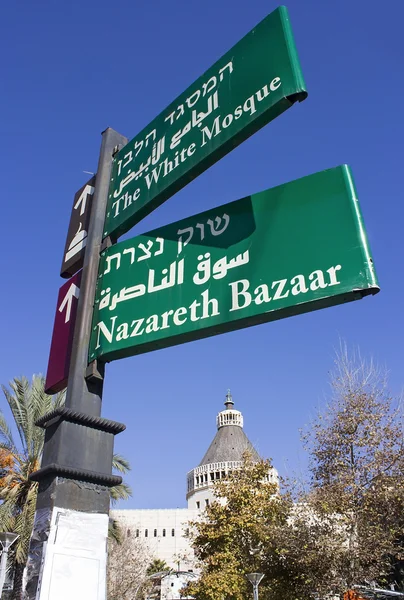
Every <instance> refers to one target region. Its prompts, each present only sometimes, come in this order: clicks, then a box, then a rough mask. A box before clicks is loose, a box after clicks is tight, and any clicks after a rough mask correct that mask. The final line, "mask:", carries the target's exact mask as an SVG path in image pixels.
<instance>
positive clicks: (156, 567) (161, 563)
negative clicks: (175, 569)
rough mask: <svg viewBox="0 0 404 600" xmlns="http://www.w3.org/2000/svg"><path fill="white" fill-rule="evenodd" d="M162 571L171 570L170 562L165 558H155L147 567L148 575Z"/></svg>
mask: <svg viewBox="0 0 404 600" xmlns="http://www.w3.org/2000/svg"><path fill="white" fill-rule="evenodd" d="M162 571H169V566H168V564H167V563H166V561H165V560H161V559H160V558H154V559H153V560H152V562H151V563H150V564H149V566H148V567H147V569H146V575H154V574H155V573H161V572H162Z"/></svg>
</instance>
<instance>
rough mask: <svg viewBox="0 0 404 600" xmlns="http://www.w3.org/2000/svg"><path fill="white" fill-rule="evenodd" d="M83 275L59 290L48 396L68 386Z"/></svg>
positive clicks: (49, 364) (47, 382) (47, 388)
mask: <svg viewBox="0 0 404 600" xmlns="http://www.w3.org/2000/svg"><path fill="white" fill-rule="evenodd" d="M81 273H82V271H79V273H76V275H74V276H73V277H72V278H71V279H69V281H66V283H65V284H64V285H62V287H61V288H60V290H59V295H58V302H57V305H56V314H55V322H54V325H53V333H52V342H51V348H50V353H49V362H48V372H47V374H46V381H45V392H46V393H47V394H55V393H56V392H59V391H60V390H63V388H65V387H66V385H67V378H68V375H69V366H70V356H71V352H72V343H73V334H74V325H75V323H76V313H77V301H78V298H79V291H80V281H81Z"/></svg>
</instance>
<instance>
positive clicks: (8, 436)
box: [0, 388, 15, 450]
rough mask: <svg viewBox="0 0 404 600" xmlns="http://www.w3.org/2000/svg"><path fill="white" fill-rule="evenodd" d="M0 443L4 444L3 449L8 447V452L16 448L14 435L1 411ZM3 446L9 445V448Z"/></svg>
mask: <svg viewBox="0 0 404 600" xmlns="http://www.w3.org/2000/svg"><path fill="white" fill-rule="evenodd" d="M3 389H4V388H3ZM0 442H1V444H2V446H1V447H6V449H7V450H10V449H11V448H15V444H14V440H13V434H12V433H11V429H10V427H9V426H8V424H7V421H6V418H5V416H4V415H3V413H2V412H1V411H0ZM3 444H7V446H3Z"/></svg>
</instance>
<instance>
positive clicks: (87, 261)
mask: <svg viewBox="0 0 404 600" xmlns="http://www.w3.org/2000/svg"><path fill="white" fill-rule="evenodd" d="M126 143H127V139H126V138H125V137H123V136H122V135H120V134H118V133H117V132H116V131H114V130H112V129H109V128H108V129H107V130H106V131H104V132H103V134H102V143H101V151H100V157H99V163H98V171H97V177H96V183H95V189H94V196H93V201H92V203H93V206H92V211H91V218H90V223H89V229H88V236H87V243H86V246H87V248H86V253H85V258H84V265H83V274H82V280H81V288H80V298H79V304H78V312H77V321H76V326H75V332H74V341H73V349H72V356H71V363H70V369H69V379H68V386H67V395H66V404H65V406H64V407H63V408H60V409H57V410H55V411H53V412H52V413H49V414H47V415H45V416H44V417H42V418H41V419H40V421H38V422H37V425H38V426H40V427H43V428H44V429H45V447H44V453H43V458H42V465H41V469H40V470H39V471H36V472H35V473H34V474H33V475H32V477H31V479H33V480H34V481H37V482H39V491H38V500H37V506H36V513H35V526H34V532H33V535H32V538H31V543H30V550H29V558H28V563H27V569H26V573H25V578H24V579H25V596H24V598H26V600H34V599H35V600H43V599H45V598H46V599H47V600H64V599H65V598H66V599H69V600H71V599H72V598H74V599H75V600H81V599H83V600H84V599H87V598H90V597H91V598H96V599H97V600H105V576H106V540H107V535H108V512H109V500H110V493H109V488H110V487H112V486H114V485H117V484H118V483H120V482H121V477H118V476H114V475H112V455H113V443H114V436H115V435H116V434H117V433H120V432H121V431H123V430H124V429H125V426H124V425H123V424H121V423H117V422H114V421H109V420H108V419H103V418H101V401H102V390H103V378H104V365H103V364H100V363H98V364H97V363H92V364H91V365H90V366H88V345H89V339H90V333H91V319H92V311H93V304H94V296H95V289H96V282H97V276H98V266H99V258H100V251H101V243H102V234H103V227H104V220H105V211H106V204H107V197H108V189H109V181H110V174H111V166H112V159H113V155H114V154H115V153H116V152H117V151H118V150H119V149H120V148H122V147H123V146H124V145H125V144H126Z"/></svg>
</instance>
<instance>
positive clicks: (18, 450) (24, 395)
mask: <svg viewBox="0 0 404 600" xmlns="http://www.w3.org/2000/svg"><path fill="white" fill-rule="evenodd" d="M9 387H10V389H7V388H6V387H5V386H2V389H3V392H4V395H5V397H6V400H7V403H8V405H9V407H10V410H11V413H12V416H13V419H14V423H15V426H16V428H17V432H18V435H19V440H20V444H19V445H17V444H16V443H15V441H14V438H13V434H12V431H11V428H10V427H9V425H8V424H7V421H6V419H5V417H4V415H3V413H2V412H1V411H0V500H2V503H1V504H0V531H12V532H14V533H17V534H18V535H19V538H18V540H17V541H16V542H15V544H14V546H13V554H14V559H15V571H14V590H13V600H18V599H19V598H20V596H21V588H22V576H23V572H24V567H25V563H26V561H27V554H28V547H29V541H30V537H31V533H32V528H33V524H34V516H35V506H36V498H37V493H38V483H36V482H33V481H30V479H29V476H30V475H31V473H33V472H34V471H37V470H38V469H39V468H40V464H41V458H42V452H43V446H44V439H45V433H44V430H43V429H41V428H39V427H36V426H35V421H36V420H37V419H39V418H40V417H41V416H43V415H44V414H46V413H48V412H50V411H51V410H53V409H55V408H58V407H60V406H62V405H63V404H64V402H65V392H64V391H63V392H59V393H58V394H56V395H55V396H49V395H48V394H46V393H45V378H44V377H43V376H42V375H33V377H32V381H31V383H30V382H29V381H28V379H27V378H26V377H21V378H15V379H14V380H13V381H11V382H10V386H9ZM113 467H114V468H115V469H116V470H118V471H119V472H121V473H126V472H127V471H128V470H129V469H130V466H129V463H128V462H127V461H126V460H125V459H124V458H123V457H121V456H118V455H115V456H114V459H113ZM130 495H131V490H130V488H129V487H128V486H127V485H126V484H125V483H122V484H120V485H117V486H115V487H114V488H112V489H111V498H112V501H113V502H114V501H117V500H119V499H127V498H128V497H129V496H130ZM113 529H114V530H115V535H114V537H115V538H116V537H118V538H119V529H117V527H115V528H114V527H113Z"/></svg>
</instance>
